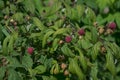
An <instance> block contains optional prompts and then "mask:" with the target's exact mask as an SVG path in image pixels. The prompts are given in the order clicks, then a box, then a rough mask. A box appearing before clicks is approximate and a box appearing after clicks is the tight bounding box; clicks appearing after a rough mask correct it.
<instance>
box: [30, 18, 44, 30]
mask: <svg viewBox="0 0 120 80" xmlns="http://www.w3.org/2000/svg"><path fill="white" fill-rule="evenodd" d="M32 19H33V23H34V25H35V26H37V27H38V29H39V30H43V29H44V28H45V26H44V25H43V23H42V22H41V21H40V20H39V19H38V18H37V17H33V18H32Z"/></svg>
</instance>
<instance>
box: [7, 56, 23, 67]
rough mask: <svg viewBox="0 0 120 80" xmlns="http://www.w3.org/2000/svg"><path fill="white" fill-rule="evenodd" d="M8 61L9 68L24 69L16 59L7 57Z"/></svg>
mask: <svg viewBox="0 0 120 80" xmlns="http://www.w3.org/2000/svg"><path fill="white" fill-rule="evenodd" d="M7 60H8V61H9V64H8V67H12V68H17V67H23V66H22V65H21V64H20V62H19V61H18V60H17V59H16V58H15V57H7Z"/></svg>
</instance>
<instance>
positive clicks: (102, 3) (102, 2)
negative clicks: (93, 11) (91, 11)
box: [96, 0, 111, 10]
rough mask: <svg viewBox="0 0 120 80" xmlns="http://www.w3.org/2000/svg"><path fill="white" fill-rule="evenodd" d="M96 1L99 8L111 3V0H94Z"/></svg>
mask: <svg viewBox="0 0 120 80" xmlns="http://www.w3.org/2000/svg"><path fill="white" fill-rule="evenodd" d="M96 2H97V4H98V6H99V8H100V9H101V10H103V9H104V8H105V7H106V6H108V5H109V4H111V0H104V1H101V0H96Z"/></svg>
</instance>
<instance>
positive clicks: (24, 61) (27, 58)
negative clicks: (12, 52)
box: [22, 53, 33, 69]
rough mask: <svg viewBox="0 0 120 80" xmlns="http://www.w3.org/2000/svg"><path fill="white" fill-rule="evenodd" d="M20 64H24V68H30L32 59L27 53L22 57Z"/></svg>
mask: <svg viewBox="0 0 120 80" xmlns="http://www.w3.org/2000/svg"><path fill="white" fill-rule="evenodd" d="M22 65H23V66H25V68H26V69H29V68H32V65H33V60H32V58H31V57H30V55H29V54H27V53H26V55H24V56H23V57H22Z"/></svg>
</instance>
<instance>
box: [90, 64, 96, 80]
mask: <svg viewBox="0 0 120 80" xmlns="http://www.w3.org/2000/svg"><path fill="white" fill-rule="evenodd" d="M94 64H95V65H94V66H92V68H91V73H90V74H91V77H92V80H98V77H97V75H98V67H97V62H96V63H94Z"/></svg>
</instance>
